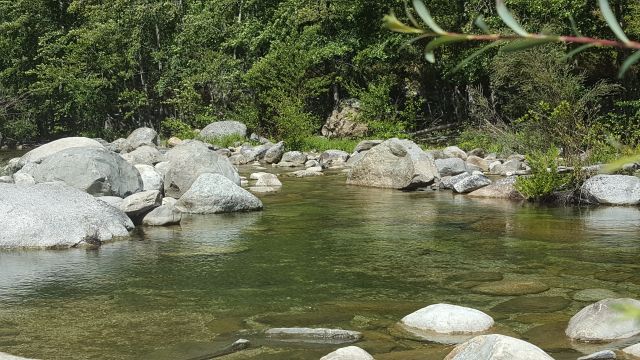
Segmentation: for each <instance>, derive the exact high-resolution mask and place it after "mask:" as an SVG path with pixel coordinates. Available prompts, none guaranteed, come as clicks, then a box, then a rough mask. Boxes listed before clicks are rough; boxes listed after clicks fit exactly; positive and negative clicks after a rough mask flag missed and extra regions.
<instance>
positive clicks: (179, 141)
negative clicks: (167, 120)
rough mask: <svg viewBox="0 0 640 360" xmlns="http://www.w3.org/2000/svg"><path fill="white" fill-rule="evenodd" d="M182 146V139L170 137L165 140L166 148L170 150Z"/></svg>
mask: <svg viewBox="0 0 640 360" xmlns="http://www.w3.org/2000/svg"><path fill="white" fill-rule="evenodd" d="M180 144H182V139H180V138H178V137H175V136H172V137H170V138H169V140H167V147H169V148H172V147H176V146H178V145H180Z"/></svg>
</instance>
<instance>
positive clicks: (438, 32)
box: [383, 0, 640, 77]
mask: <svg viewBox="0 0 640 360" xmlns="http://www.w3.org/2000/svg"><path fill="white" fill-rule="evenodd" d="M598 5H599V7H600V12H601V13H602V16H603V17H604V19H605V20H606V22H607V24H608V25H609V28H610V29H611V30H612V31H613V33H614V34H615V35H616V37H617V40H608V39H598V38H592V37H586V36H582V34H580V32H579V31H578V28H577V26H576V25H575V21H574V20H573V18H570V20H571V25H572V28H573V32H574V35H571V36H564V35H552V34H543V33H530V32H528V31H527V30H525V29H524V27H523V26H522V25H521V24H520V23H518V21H517V20H516V19H515V18H514V17H513V15H512V14H511V12H510V11H509V9H508V8H507V6H506V5H505V3H504V1H503V0H496V9H497V12H498V15H499V16H500V18H501V19H502V21H503V22H504V24H505V25H506V26H508V27H509V28H510V29H511V30H512V31H513V34H502V33H493V32H491V30H490V29H489V27H488V26H487V24H486V23H485V21H484V19H483V17H482V16H480V17H478V18H477V19H476V20H475V22H474V23H475V25H476V26H477V27H478V28H479V29H480V30H481V31H482V32H483V33H484V34H464V33H456V32H449V31H445V30H443V29H442V28H441V27H440V26H439V25H438V23H436V21H435V20H434V19H433V17H432V16H431V13H430V12H429V9H428V8H427V7H426V6H425V4H424V3H423V2H422V0H413V7H414V9H415V11H416V13H417V14H418V15H419V17H420V19H421V20H422V21H423V22H424V23H425V24H426V25H427V27H428V30H427V29H424V28H423V27H421V26H420V25H419V24H418V22H417V21H416V19H415V18H414V17H413V15H412V14H411V12H410V11H409V8H408V7H407V9H406V10H407V17H408V18H409V20H410V21H411V24H412V25H406V24H404V23H402V22H401V21H400V20H398V18H397V17H396V16H395V15H394V14H393V13H391V14H389V15H386V16H385V17H384V19H383V21H384V24H385V26H386V27H387V28H388V29H390V30H392V31H395V32H399V33H405V34H414V35H417V36H416V37H415V38H413V39H412V40H411V41H410V43H414V42H417V41H420V40H423V39H431V41H430V42H429V43H428V44H427V45H426V47H425V50H424V54H425V58H426V59H427V61H429V62H431V63H433V62H435V55H434V51H435V50H436V49H437V48H438V47H440V46H443V45H447V44H452V43H458V42H467V41H485V42H490V44H488V45H486V46H484V47H482V48H480V49H479V50H477V51H476V52H474V53H473V54H471V55H470V56H469V57H467V58H466V59H464V60H462V61H461V62H460V63H459V64H458V65H457V66H456V67H455V69H454V70H453V72H456V71H458V70H460V69H461V68H462V67H464V66H465V65H466V64H468V63H469V62H470V61H471V60H473V59H474V58H476V57H478V56H480V55H482V54H483V53H485V52H486V51H488V50H489V49H491V48H494V47H497V46H501V48H500V51H501V52H513V51H518V50H524V49H528V48H532V47H535V46H540V45H544V44H547V43H552V42H556V43H558V42H559V43H566V44H575V45H580V46H578V47H576V48H575V49H573V50H571V51H570V52H569V53H567V57H568V58H570V57H573V56H575V55H577V54H578V53H580V52H582V51H584V50H587V49H589V48H592V47H615V48H621V49H633V50H638V51H636V52H635V53H633V54H632V55H631V56H629V57H628V58H627V59H626V60H625V61H624V63H623V64H622V66H621V67H620V71H619V73H618V76H619V77H623V76H624V74H625V73H626V72H627V70H629V68H630V67H631V66H632V65H633V64H635V63H637V62H638V61H640V42H637V41H632V40H629V38H628V37H627V35H626V34H625V33H624V31H623V30H622V28H621V27H620V24H619V23H618V20H617V19H616V17H615V15H614V14H613V11H612V10H611V6H610V5H609V2H608V0H598Z"/></svg>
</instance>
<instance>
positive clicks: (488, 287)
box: [472, 280, 549, 296]
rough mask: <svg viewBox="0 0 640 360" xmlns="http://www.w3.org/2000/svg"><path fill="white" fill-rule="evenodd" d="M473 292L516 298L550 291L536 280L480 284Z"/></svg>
mask: <svg viewBox="0 0 640 360" xmlns="http://www.w3.org/2000/svg"><path fill="white" fill-rule="evenodd" d="M472 290H474V291H476V292H479V293H482V294H489V295H502V296H516V295H527V294H538V293H541V292H544V291H547V290H549V286H548V285H546V284H544V283H541V282H539V281H535V280H522V281H520V280H502V281H494V282H489V283H485V284H480V285H478V286H475V287H473V288H472Z"/></svg>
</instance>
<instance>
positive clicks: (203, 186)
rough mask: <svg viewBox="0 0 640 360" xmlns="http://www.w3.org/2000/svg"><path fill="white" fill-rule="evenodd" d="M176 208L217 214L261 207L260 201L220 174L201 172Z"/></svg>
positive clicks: (196, 212) (182, 210)
mask: <svg viewBox="0 0 640 360" xmlns="http://www.w3.org/2000/svg"><path fill="white" fill-rule="evenodd" d="M176 209H178V210H179V211H181V212H184V213H190V214H217V213H226V212H236V211H254V210H260V209H262V202H261V201H260V200H259V199H258V198H257V197H255V195H253V194H251V193H250V192H248V191H247V190H245V189H243V188H241V187H240V186H238V185H236V184H235V183H234V182H232V181H231V180H229V179H228V178H226V177H224V176H222V175H220V174H202V175H200V177H198V179H197V180H196V181H195V182H194V183H193V185H192V186H191V188H190V189H189V190H188V191H187V192H185V193H184V195H182V197H180V199H179V200H178V202H177V203H176Z"/></svg>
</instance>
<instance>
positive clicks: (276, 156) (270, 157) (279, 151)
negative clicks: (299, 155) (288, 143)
mask: <svg viewBox="0 0 640 360" xmlns="http://www.w3.org/2000/svg"><path fill="white" fill-rule="evenodd" d="M282 155H284V142H282V141H280V142H279V143H277V144H274V145H273V146H272V147H271V148H269V150H267V152H266V153H265V154H264V161H265V162H267V163H268V164H276V163H278V162H280V159H282Z"/></svg>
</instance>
